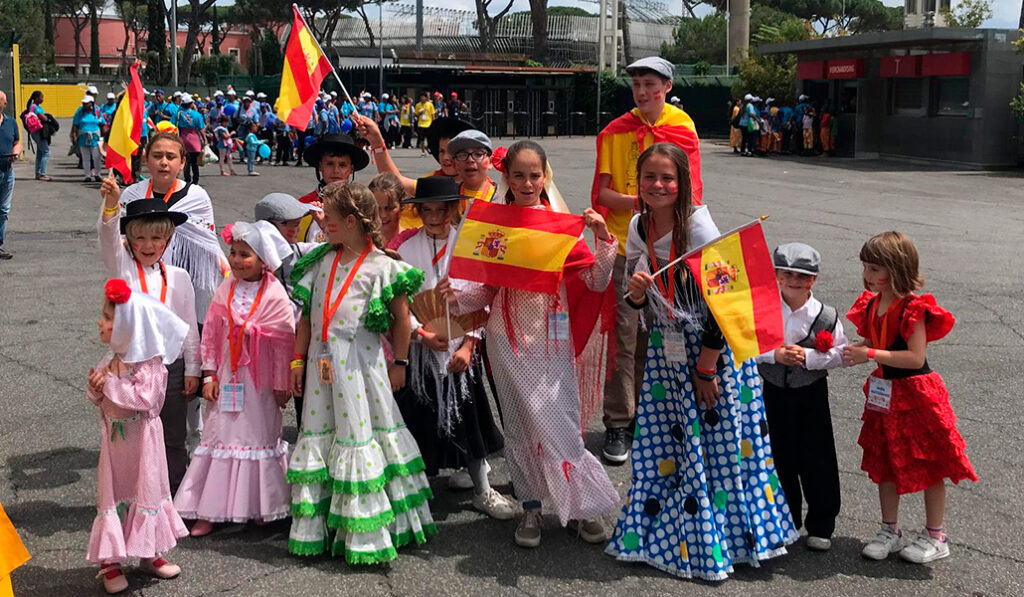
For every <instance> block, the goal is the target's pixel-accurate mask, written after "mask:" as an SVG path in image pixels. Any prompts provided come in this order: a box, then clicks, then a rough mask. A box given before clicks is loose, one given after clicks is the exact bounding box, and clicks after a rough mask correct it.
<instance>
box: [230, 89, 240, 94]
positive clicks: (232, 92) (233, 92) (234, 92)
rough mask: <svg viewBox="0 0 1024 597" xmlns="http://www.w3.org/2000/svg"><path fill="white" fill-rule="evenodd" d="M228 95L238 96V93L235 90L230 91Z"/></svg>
mask: <svg viewBox="0 0 1024 597" xmlns="http://www.w3.org/2000/svg"><path fill="white" fill-rule="evenodd" d="M228 95H238V92H237V91H235V90H234V89H228Z"/></svg>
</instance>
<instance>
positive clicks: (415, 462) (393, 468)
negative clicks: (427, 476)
mask: <svg viewBox="0 0 1024 597" xmlns="http://www.w3.org/2000/svg"><path fill="white" fill-rule="evenodd" d="M426 469H427V465H426V464H424V463H423V457H422V456H417V457H416V458H413V459H412V460H410V461H409V462H406V463H405V464H389V465H387V466H385V467H384V476H385V477H387V478H388V481H390V480H392V479H394V478H396V477H408V476H409V475H415V474H416V473H422V472H423V471H425V470H426Z"/></svg>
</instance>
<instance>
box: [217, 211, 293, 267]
mask: <svg viewBox="0 0 1024 597" xmlns="http://www.w3.org/2000/svg"><path fill="white" fill-rule="evenodd" d="M231 240H232V241H241V242H244V243H245V244H247V245H249V246H250V247H252V250H253V251H254V252H255V253H256V255H258V256H259V258H260V261H262V262H263V265H265V266H267V269H269V270H270V271H272V272H276V271H277V269H278V268H279V267H281V263H282V262H284V260H285V259H287V258H288V257H289V256H290V255H291V254H292V248H291V246H290V245H289V244H288V241H286V240H285V239H284V237H283V236H281V233H280V232H279V231H278V229H277V226H274V225H273V224H271V223H270V222H268V221H266V220H259V221H257V222H253V223H252V224H250V223H248V222H235V224H234V226H232V227H231Z"/></svg>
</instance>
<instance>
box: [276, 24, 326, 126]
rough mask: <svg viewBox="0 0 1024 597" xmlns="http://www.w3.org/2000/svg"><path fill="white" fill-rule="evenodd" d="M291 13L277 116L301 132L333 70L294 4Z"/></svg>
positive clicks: (307, 122)
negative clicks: (321, 85)
mask: <svg viewBox="0 0 1024 597" xmlns="http://www.w3.org/2000/svg"><path fill="white" fill-rule="evenodd" d="M292 13H293V17H292V31H291V33H289V34H288V45H287V46H285V50H284V67H283V69H282V71H281V92H280V93H279V94H278V101H277V117H278V118H280V119H281V120H283V121H285V123H287V124H289V125H291V126H294V127H298V128H299V129H300V130H304V129H305V128H306V125H307V124H309V117H310V115H311V114H312V113H313V104H314V103H316V97H317V94H318V93H319V92H320V84H321V83H323V81H324V77H326V76H327V75H328V73H330V72H331V71H332V70H333V68H332V67H331V61H330V60H328V59H327V56H324V53H323V51H322V50H321V49H320V44H318V43H317V42H316V39H315V38H314V37H313V33H312V32H311V31H310V30H309V27H307V26H306V21H305V19H303V18H302V15H301V14H299V9H298V7H296V6H295V5H294V4H293V5H292Z"/></svg>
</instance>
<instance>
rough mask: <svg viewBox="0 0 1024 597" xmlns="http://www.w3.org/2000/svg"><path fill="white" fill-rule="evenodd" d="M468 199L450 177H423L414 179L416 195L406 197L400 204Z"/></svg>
mask: <svg viewBox="0 0 1024 597" xmlns="http://www.w3.org/2000/svg"><path fill="white" fill-rule="evenodd" d="M460 199H469V197H468V196H466V195H463V194H462V192H461V189H460V188H459V183H457V182H455V179H454V178H452V177H451V176H425V177H423V178H417V179H416V195H415V196H413V197H407V198H405V199H403V200H402V203H442V202H446V201H458V200H460Z"/></svg>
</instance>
